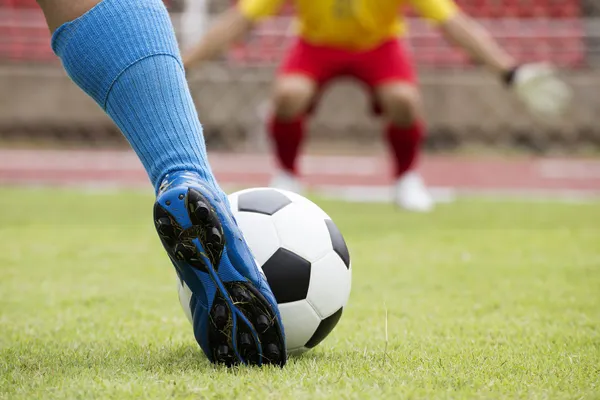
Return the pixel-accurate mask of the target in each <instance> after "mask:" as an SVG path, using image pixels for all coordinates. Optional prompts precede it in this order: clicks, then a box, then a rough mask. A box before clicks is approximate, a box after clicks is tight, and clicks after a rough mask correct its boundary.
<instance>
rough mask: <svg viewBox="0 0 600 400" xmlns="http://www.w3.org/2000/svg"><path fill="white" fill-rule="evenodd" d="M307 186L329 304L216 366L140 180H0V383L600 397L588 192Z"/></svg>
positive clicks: (130, 394) (28, 392) (120, 394)
mask: <svg viewBox="0 0 600 400" xmlns="http://www.w3.org/2000/svg"><path fill="white" fill-rule="evenodd" d="M319 203H320V204H321V205H322V206H323V208H324V209H325V210H326V211H327V212H329V213H330V215H331V216H332V217H333V218H334V220H335V221H336V222H337V223H338V225H339V226H340V228H341V230H342V232H343V233H344V234H345V236H346V238H347V241H348V244H349V247H350V250H351V253H352V256H353V268H354V270H353V273H354V279H353V291H352V295H351V298H350V305H349V307H348V308H347V309H346V312H345V313H344V316H343V317H342V320H341V321H340V323H339V325H338V326H337V328H336V329H335V331H334V332H333V333H332V335H331V336H330V337H329V338H327V340H326V341H325V342H323V343H322V344H321V345H320V346H319V347H318V348H317V349H315V350H314V351H312V352H309V353H307V354H306V355H305V356H303V357H301V358H297V359H292V360H290V362H289V364H288V366H287V367H286V368H285V369H283V370H279V369H271V368H267V369H264V370H260V369H257V368H238V369H233V370H227V369H224V368H217V367H213V366H212V365H210V364H209V363H208V362H207V361H206V360H205V358H204V356H203V355H202V354H201V352H200V350H199V349H198V347H197V345H196V344H195V341H194V339H193V336H192V333H191V328H190V326H189V323H188V322H187V320H186V319H185V317H184V315H183V313H182V311H181V310H180V306H179V302H178V300H177V294H176V282H175V275H174V273H173V271H172V269H171V267H170V265H169V263H168V261H167V257H166V255H165V254H164V253H163V250H162V249H161V248H160V246H159V244H158V239H157V237H156V236H155V233H154V231H153V229H152V223H151V219H150V210H151V208H152V198H151V197H150V195H145V194H140V193H123V194H76V192H73V191H53V190H16V189H14V190H13V189H2V190H0V398H6V399H19V398H21V399H42V398H43V399H50V398H81V399H86V400H87V399H90V398H102V399H105V398H114V399H127V398H157V399H165V398H171V397H177V398H217V399H232V398H244V399H246V398H247V399H302V398H306V399H315V398H335V399H338V398H357V399H364V398H373V399H380V398H403V399H408V398H423V399H432V398H494V399H496V398H509V399H516V398H528V399H542V398H543V399H563V398H564V399H580V398H586V399H594V398H600V228H599V222H600V204H587V205H586V204H579V205H577V204H570V205H569V204H552V203H516V202H508V203H500V202H498V203H496V202H489V201H488V202H485V201H464V202H458V203H455V204H451V205H443V206H441V207H439V209H438V210H437V211H436V212H435V213H434V214H432V215H427V216H423V215H410V214H406V213H400V212H396V211H395V210H394V209H393V208H392V207H391V206H388V205H369V206H365V205H359V204H343V203H335V202H319ZM386 314H387V318H386ZM386 325H387V338H388V341H387V343H386Z"/></svg>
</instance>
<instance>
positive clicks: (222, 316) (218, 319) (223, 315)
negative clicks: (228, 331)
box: [213, 304, 229, 330]
mask: <svg viewBox="0 0 600 400" xmlns="http://www.w3.org/2000/svg"><path fill="white" fill-rule="evenodd" d="M228 319H229V318H228V317H227V307H225V306H224V305H223V304H219V305H217V306H216V307H215V311H214V316H213V320H214V321H215V325H216V327H217V329H220V330H223V329H224V328H225V325H226V324H227V321H228Z"/></svg>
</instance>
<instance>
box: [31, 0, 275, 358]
mask: <svg viewBox="0 0 600 400" xmlns="http://www.w3.org/2000/svg"><path fill="white" fill-rule="evenodd" d="M38 1H39V4H40V5H41V7H42V9H43V10H44V13H45V15H46V19H47V22H48V26H49V27H50V29H51V30H52V31H53V36H52V47H53V49H54V51H55V52H56V54H57V55H58V56H59V57H60V58H61V60H62V62H63V65H64V67H65V69H66V71H67V73H68V74H69V76H70V77H71V78H72V79H73V81H74V82H75V83H76V84H77V85H78V86H79V87H80V88H81V89H82V90H84V91H85V92H86V93H87V94H88V95H89V96H90V97H92V98H93V99H94V100H95V101H96V102H97V103H98V104H99V105H100V106H101V107H102V108H103V109H104V110H105V111H106V113H107V114H108V115H109V116H110V117H111V118H112V119H113V121H114V122H115V123H116V124H117V125H118V127H119V128H120V129H121V131H122V132H123V135H124V136H125V137H126V138H127V140H128V141H129V143H130V144H131V146H132V148H133V149H134V150H135V152H136V153H137V155H138V156H139V158H140V160H141V162H142V164H143V165H144V167H145V169H146V171H147V173H148V176H149V178H150V181H151V182H152V185H153V186H154V188H155V190H156V192H157V201H156V204H155V206H154V222H155V225H156V228H157V231H158V234H159V237H160V239H161V242H162V244H163V246H164V247H165V249H166V251H167V253H168V255H169V257H170V259H171V261H172V262H173V264H174V266H175V268H176V271H177V274H178V276H179V279H181V280H182V281H184V282H185V284H186V285H187V286H188V287H189V288H190V289H191V291H192V293H193V295H192V300H191V303H192V304H190V307H191V309H192V314H193V326H194V334H195V336H196V340H197V341H198V343H199V344H200V346H201V347H202V349H203V350H204V352H205V353H206V355H207V356H208V358H209V359H210V360H211V361H213V362H220V363H226V364H237V363H247V364H257V365H261V364H264V363H272V364H278V365H283V364H284V363H285V361H286V352H285V340H284V334H283V326H282V323H281V318H280V317H279V312H278V308H277V303H276V301H275V298H274V296H273V294H272V292H271V290H270V288H269V286H268V284H267V282H266V279H265V278H264V276H263V275H262V274H261V273H260V271H259V269H258V267H257V265H256V263H255V261H254V258H253V256H252V254H251V253H250V250H249V249H248V246H247V245H246V243H245V241H244V240H243V237H242V234H241V232H240V230H239V228H238V227H237V225H236V223H235V221H234V219H233V217H232V214H231V211H230V209H229V204H228V201H227V196H226V195H225V194H224V193H223V191H222V190H221V189H220V188H219V186H218V184H217V183H216V181H215V178H214V176H213V174H212V171H211V168H210V166H209V164H208V159H207V155H206V148H205V145H204V139H203V136H202V127H201V125H200V122H199V121H198V115H197V113H196V109H195V107H194V104H193V102H192V98H191V95H190V92H189V88H188V86H187V82H186V80H185V76H184V70H183V67H182V62H181V57H180V54H179V49H178V46H177V42H176V39H175V34H174V32H173V27H172V25H171V21H170V19H169V15H168V13H167V10H166V8H165V6H164V4H163V3H162V1H161V0H135V1H133V0H104V1H98V0H38Z"/></svg>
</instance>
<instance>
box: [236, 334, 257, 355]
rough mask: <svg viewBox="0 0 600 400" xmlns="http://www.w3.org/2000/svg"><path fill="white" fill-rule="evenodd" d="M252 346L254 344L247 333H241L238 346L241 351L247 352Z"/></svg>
mask: <svg viewBox="0 0 600 400" xmlns="http://www.w3.org/2000/svg"><path fill="white" fill-rule="evenodd" d="M253 344H254V342H253V340H252V337H251V336H250V334H249V333H242V334H241V335H240V341H239V346H240V348H241V349H242V351H247V350H249V349H250V348H252V345H253Z"/></svg>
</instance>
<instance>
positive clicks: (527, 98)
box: [504, 63, 572, 117]
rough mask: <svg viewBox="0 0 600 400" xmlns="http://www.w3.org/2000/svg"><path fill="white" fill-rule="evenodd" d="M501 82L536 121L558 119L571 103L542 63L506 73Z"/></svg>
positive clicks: (551, 70) (565, 88) (565, 87)
mask: <svg viewBox="0 0 600 400" xmlns="http://www.w3.org/2000/svg"><path fill="white" fill-rule="evenodd" d="M504 81H505V83H506V84H507V85H508V86H509V87H510V88H511V89H512V90H513V91H514V93H515V94H516V95H517V97H519V99H520V100H521V101H522V102H523V103H524V104H525V105H526V106H527V108H529V111H530V112H532V113H533V114H535V115H537V116H538V117H555V116H559V115H561V114H563V113H564V112H565V111H566V109H567V107H568V106H569V104H570V102H571V98H572V93H571V89H570V88H569V86H568V85H567V84H566V83H565V82H563V81H562V80H560V79H559V78H558V77H557V76H556V72H555V70H554V68H553V67H552V66H551V65H549V64H546V63H534V64H523V65H520V66H518V67H516V68H514V69H512V70H511V71H509V72H508V73H506V74H505V76H504Z"/></svg>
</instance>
